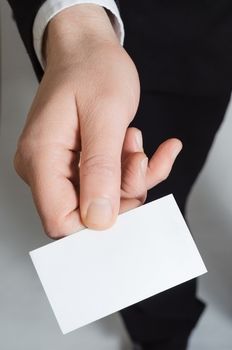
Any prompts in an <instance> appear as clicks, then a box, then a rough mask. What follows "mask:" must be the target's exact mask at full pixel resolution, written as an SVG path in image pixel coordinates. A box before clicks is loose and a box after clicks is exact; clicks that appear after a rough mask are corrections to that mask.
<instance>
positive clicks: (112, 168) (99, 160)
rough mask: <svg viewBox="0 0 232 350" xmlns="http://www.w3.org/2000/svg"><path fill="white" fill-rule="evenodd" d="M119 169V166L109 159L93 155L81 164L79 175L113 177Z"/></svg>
mask: <svg viewBox="0 0 232 350" xmlns="http://www.w3.org/2000/svg"><path fill="white" fill-rule="evenodd" d="M118 169H119V164H117V162H116V161H113V160H112V159H111V158H110V157H106V156H104V155H103V156H102V155H94V156H91V157H89V158H87V159H85V160H84V161H83V162H82V164H81V175H82V176H84V177H85V176H89V175H98V174H99V175H101V176H102V175H103V176H112V177H114V176H115V174H117V172H118Z"/></svg>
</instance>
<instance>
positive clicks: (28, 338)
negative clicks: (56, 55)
mask: <svg viewBox="0 0 232 350" xmlns="http://www.w3.org/2000/svg"><path fill="white" fill-rule="evenodd" d="M231 64H232V62H231ZM2 83H3V89H2V113H1V116H2V125H1V146H0V150H1V151H0V152H1V153H0V155H1V163H0V164H1V166H0V171H1V176H0V181H1V186H0V189H1V195H0V198H1V203H0V204H1V211H0V215H1V218H0V220H1V221H0V222H1V226H0V348H1V349H3V350H15V349H17V350H31V349H33V350H48V349H56V350H61V349H65V350H71V349H72V350H73V349H81V350H93V349H94V350H106V349H107V350H119V349H121V350H122V349H124V350H126V349H128V350H129V348H130V344H129V340H128V337H127V334H126V332H125V331H124V328H123V326H122V322H121V320H120V318H119V316H118V315H117V314H116V315H113V316H110V317H108V318H106V319H103V320H102V321H98V322H96V323H94V324H92V325H90V326H87V327H84V328H82V329H80V330H78V331H75V332H72V333H71V334H68V335H66V336H62V335H61V332H60V330H59V328H58V326H57V324H56V321H55V319H54V316H53V314H52V311H51V309H50V306H49V304H48V302H47V299H46V297H45V294H44V292H43V290H42V287H41V285H40V282H39V280H38V278H37V276H36V273H35V271H34V268H33V266H32V263H31V261H30V259H29V256H28V251H30V250H32V249H35V248H37V247H39V246H41V245H43V244H45V243H47V242H48V241H49V239H48V238H46V237H45V235H44V234H43V232H42V229H41V226H40V222H39V219H38V217H37V215H36V213H35V209H34V206H33V203H32V199H31V196H30V192H29V190H28V188H27V187H26V186H25V185H24V184H23V183H22V182H21V180H20V179H19V178H18V177H17V176H16V174H15V173H14V171H13V168H12V158H13V154H14V150H15V148H16V140H17V137H18V135H19V133H20V130H21V128H22V126H23V122H24V118H25V115H26V113H27V110H28V108H29V106H30V103H31V101H32V98H33V95H34V93H35V90H36V87H37V83H36V80H35V77H34V74H33V71H32V68H31V65H30V62H29V59H28V57H27V56H26V53H25V50H24V48H23V45H22V43H21V41H20V39H19V35H18V33H17V31H16V28H15V25H14V23H13V21H12V19H11V17H10V11H9V7H8V5H7V4H6V3H5V2H3V4H2ZM231 132H232V109H231V108H228V111H227V115H226V119H225V122H224V124H223V126H222V128H221V130H220V132H219V133H218V136H217V138H216V142H215V143H214V146H213V149H212V151H211V154H210V156H209V158H208V161H207V164H206V166H205V168H204V171H203V172H202V174H201V176H200V178H199V179H198V181H197V184H196V186H195V188H194V190H193V192H192V195H191V198H190V201H189V211H188V212H189V222H190V224H191V229H192V231H193V232H194V235H195V238H196V241H197V243H198V246H199V248H200V251H201V253H202V255H203V257H204V260H205V262H206V265H207V267H208V270H209V273H208V274H207V275H205V276H204V277H203V278H202V279H201V280H200V290H199V294H200V296H201V297H202V298H203V299H204V300H206V301H207V302H208V304H209V306H208V309H207V311H206V312H205V314H204V317H203V318H202V319H201V322H200V323H199V325H198V327H197V329H196V331H195V332H194V334H193V337H192V339H191V346H190V349H191V350H219V349H220V350H229V349H231V348H232V298H231V295H232V292H231V290H232V269H231V265H232V254H231V250H232V205H231V203H232V186H231V179H232V166H231V164H232V161H231V158H232V151H231V149H232V147H231Z"/></svg>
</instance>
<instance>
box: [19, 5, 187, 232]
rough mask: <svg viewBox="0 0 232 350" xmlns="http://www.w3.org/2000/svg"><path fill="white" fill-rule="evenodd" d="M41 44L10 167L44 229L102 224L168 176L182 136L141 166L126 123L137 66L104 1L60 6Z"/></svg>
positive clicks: (133, 132)
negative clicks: (40, 67)
mask: <svg viewBox="0 0 232 350" xmlns="http://www.w3.org/2000/svg"><path fill="white" fill-rule="evenodd" d="M44 49H45V50H44V51H45V60H46V68H45V74H44V77H43V79H42V82H41V84H40V86H39V89H38V91H37V94H36V96H35V99H34V102H33V104H32V107H31V110H30V112H29V114H28V118H27V121H26V124H25V127H24V130H23V132H22V135H21V137H20V139H19V142H18V148H17V152H16V155H15V168H16V171H17V172H18V174H19V175H20V176H21V177H22V178H23V180H24V181H25V182H26V183H27V184H28V185H29V186H30V188H31V191H32V195H33V198H34V202H35V205H36V207H37V210H38V213H39V215H40V217H41V220H42V223H43V226H44V230H45V232H46V233H47V234H48V235H49V236H50V237H52V238H59V237H62V236H64V235H68V234H70V233H72V232H75V231H78V230H79V229H81V228H83V227H84V226H87V227H90V228H94V229H104V228H107V227H109V226H111V225H112V224H113V222H114V221H115V219H116V217H117V215H118V213H119V211H125V210H129V209H130V208H133V207H135V206H138V205H140V204H141V203H143V201H144V200H145V198H146V192H147V189H148V188H151V187H152V186H155V185H156V184H157V183H158V182H160V181H162V180H163V179H165V178H166V177H167V176H168V173H169V172H170V170H171V167H172V164H173V162H174V159H175V156H176V155H177V153H178V152H179V151H180V149H181V143H180V141H178V140H176V139H172V140H168V141H166V142H165V143H164V144H162V145H161V146H160V148H159V149H158V150H157V152H156V153H155V154H154V156H153V157H152V159H151V160H150V162H149V164H148V166H147V164H146V155H145V154H144V153H143V150H142V136H141V133H140V131H139V130H137V129H135V128H129V129H128V126H129V123H130V122H131V121H132V119H133V118H134V115H135V113H136V110H137V106H138V101H139V79H138V75H137V71H136V68H135V66H134V64H133V62H132V61H131V59H130V57H129V56H128V55H127V53H126V52H125V50H124V49H123V48H122V47H121V46H120V45H119V43H118V40H117V38H116V36H115V33H114V31H113V28H112V25H111V23H110V20H109V17H108V16H107V14H106V12H105V11H104V9H103V8H101V7H99V6H96V5H77V6H73V7H71V8H69V9H67V10H64V11H62V12H61V13H60V14H58V15H57V16H55V18H54V19H53V20H52V21H51V22H50V24H49V26H48V30H47V35H46V40H45V46H44ZM136 140H137V142H136Z"/></svg>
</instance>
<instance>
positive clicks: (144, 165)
mask: <svg viewBox="0 0 232 350" xmlns="http://www.w3.org/2000/svg"><path fill="white" fill-rule="evenodd" d="M147 164H148V158H144V159H143V160H142V161H141V164H140V166H141V170H142V173H143V175H145V174H146V172H147Z"/></svg>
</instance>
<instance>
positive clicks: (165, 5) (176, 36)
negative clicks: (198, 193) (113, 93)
mask: <svg viewBox="0 0 232 350" xmlns="http://www.w3.org/2000/svg"><path fill="white" fill-rule="evenodd" d="M8 1H9V3H10V5H11V7H12V9H13V13H14V17H15V20H16V22H17V26H18V29H19V32H20V34H21V37H22V39H23V41H24V44H25V46H26V49H27V52H28V54H29V55H30V58H31V61H32V64H33V67H34V69H35V72H36V75H37V77H38V79H41V77H42V74H43V71H42V68H41V66H40V64H39V62H38V60H37V57H36V55H35V52H34V48H33V40H32V25H33V21H34V18H35V16H36V13H37V11H38V9H39V7H40V6H41V5H42V3H43V2H44V1H45V0H21V1H19V0H8ZM120 5H121V15H122V19H123V22H124V25H125V32H126V37H125V48H126V49H127V51H128V52H129V54H130V55H131V57H132V59H133V60H134V61H135V63H136V65H137V67H138V70H139V73H140V79H141V85H142V89H145V90H156V91H167V92H172V93H173V92H174V93H181V94H193V95H212V94H217V95H218V94H224V93H228V90H231V86H232V1H231V0H188V1H186V0H162V1H161V0H145V1H141V0H123V1H121V2H120Z"/></svg>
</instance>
